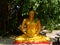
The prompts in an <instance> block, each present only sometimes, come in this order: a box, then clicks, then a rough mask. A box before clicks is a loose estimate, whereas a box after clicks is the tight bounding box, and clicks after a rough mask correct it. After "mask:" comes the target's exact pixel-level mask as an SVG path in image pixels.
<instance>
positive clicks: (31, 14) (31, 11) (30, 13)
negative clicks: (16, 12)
mask: <svg viewBox="0 0 60 45" xmlns="http://www.w3.org/2000/svg"><path fill="white" fill-rule="evenodd" d="M34 14H35V11H34V10H33V9H31V10H30V11H29V19H30V20H33V19H34Z"/></svg>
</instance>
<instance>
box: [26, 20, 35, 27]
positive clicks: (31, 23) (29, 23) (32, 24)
mask: <svg viewBox="0 0 60 45" xmlns="http://www.w3.org/2000/svg"><path fill="white" fill-rule="evenodd" d="M26 25H27V26H28V27H35V26H36V22H34V21H32V22H31V21H28V22H27V23H26Z"/></svg>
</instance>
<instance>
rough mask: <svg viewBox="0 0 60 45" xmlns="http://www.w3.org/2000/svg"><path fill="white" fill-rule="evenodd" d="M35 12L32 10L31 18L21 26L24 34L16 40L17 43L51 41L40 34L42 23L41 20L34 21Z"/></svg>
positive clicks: (25, 20)
mask: <svg viewBox="0 0 60 45" xmlns="http://www.w3.org/2000/svg"><path fill="white" fill-rule="evenodd" d="M34 14H35V12H34V10H30V12H29V18H28V19H24V20H23V22H22V25H21V30H22V32H23V33H24V34H23V35H21V36H18V37H16V38H15V40H16V41H19V42H33V41H35V42H46V41H50V38H49V37H46V36H42V35H40V34H39V32H40V31H41V28H42V26H41V23H40V20H34Z"/></svg>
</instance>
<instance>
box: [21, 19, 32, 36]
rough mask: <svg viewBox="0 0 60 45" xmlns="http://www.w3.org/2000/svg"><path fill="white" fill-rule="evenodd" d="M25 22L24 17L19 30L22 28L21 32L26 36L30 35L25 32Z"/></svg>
mask: <svg viewBox="0 0 60 45" xmlns="http://www.w3.org/2000/svg"><path fill="white" fill-rule="evenodd" d="M26 23H27V20H26V19H24V20H23V22H22V25H21V30H22V32H23V33H24V34H25V35H26V36H28V37H31V36H30V35H29V34H27V33H26V30H27V27H26V29H25V28H24V26H25V25H26Z"/></svg>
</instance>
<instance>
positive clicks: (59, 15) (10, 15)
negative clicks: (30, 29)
mask: <svg viewBox="0 0 60 45" xmlns="http://www.w3.org/2000/svg"><path fill="white" fill-rule="evenodd" d="M9 1H10V2H9ZM0 2H1V4H0V5H1V6H0V9H1V11H0V12H1V16H0V17H1V18H0V30H1V31H0V34H1V35H7V34H13V35H15V34H16V35H17V34H21V33H22V32H21V31H20V30H19V29H18V28H17V27H18V26H19V25H20V24H21V23H22V20H23V19H24V18H27V17H28V11H29V9H30V8H31V7H33V8H34V10H35V12H36V14H35V18H36V19H37V18H39V19H40V21H41V24H42V26H46V29H47V30H49V31H52V30H59V29H60V25H59V24H60V0H3V1H2V0H1V1H0ZM8 3H9V5H10V6H11V7H10V11H8V6H9V5H8ZM4 7H5V8H4ZM3 33H4V34H3Z"/></svg>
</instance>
